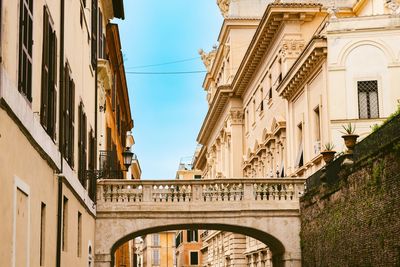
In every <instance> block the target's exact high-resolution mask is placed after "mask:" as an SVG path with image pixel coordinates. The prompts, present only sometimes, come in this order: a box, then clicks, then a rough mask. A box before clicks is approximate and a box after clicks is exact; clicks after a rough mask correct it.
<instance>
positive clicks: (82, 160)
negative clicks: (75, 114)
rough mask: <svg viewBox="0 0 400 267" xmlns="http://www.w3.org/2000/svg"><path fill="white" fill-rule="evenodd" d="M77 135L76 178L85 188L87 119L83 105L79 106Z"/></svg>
mask: <svg viewBox="0 0 400 267" xmlns="http://www.w3.org/2000/svg"><path fill="white" fill-rule="evenodd" d="M78 127H79V135H78V150H79V164H78V178H79V181H80V182H81V184H82V185H83V186H84V187H85V188H86V187H87V186H86V175H85V171H86V161H87V118H86V114H85V112H84V110H83V103H82V102H81V103H80V104H79V122H78Z"/></svg>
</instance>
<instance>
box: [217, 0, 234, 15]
mask: <svg viewBox="0 0 400 267" xmlns="http://www.w3.org/2000/svg"><path fill="white" fill-rule="evenodd" d="M230 4H231V0H217V5H218V7H219V9H220V10H221V14H222V16H224V18H227V17H228V12H229V5H230Z"/></svg>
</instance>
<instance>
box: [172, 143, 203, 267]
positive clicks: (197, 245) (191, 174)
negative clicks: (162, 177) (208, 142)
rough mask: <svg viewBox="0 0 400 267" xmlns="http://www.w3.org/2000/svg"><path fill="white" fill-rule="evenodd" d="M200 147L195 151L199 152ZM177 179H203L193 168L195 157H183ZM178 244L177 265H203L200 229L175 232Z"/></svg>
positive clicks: (199, 172)
mask: <svg viewBox="0 0 400 267" xmlns="http://www.w3.org/2000/svg"><path fill="white" fill-rule="evenodd" d="M199 151H200V147H198V148H197V149H196V151H195V155H196V153H198V152H199ZM175 179H177V180H193V179H201V171H200V170H195V169H193V157H187V158H182V159H181V161H180V163H179V167H178V170H177V171H176V178H175ZM175 246H176V254H175V258H176V266H177V267H187V266H201V253H200V249H201V247H202V243H201V240H200V239H199V230H192V229H187V230H180V231H176V234H175Z"/></svg>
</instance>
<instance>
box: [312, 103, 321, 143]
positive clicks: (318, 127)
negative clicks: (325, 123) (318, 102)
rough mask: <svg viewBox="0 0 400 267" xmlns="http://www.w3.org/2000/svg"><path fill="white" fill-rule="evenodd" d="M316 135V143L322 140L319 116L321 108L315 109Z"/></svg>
mask: <svg viewBox="0 0 400 267" xmlns="http://www.w3.org/2000/svg"><path fill="white" fill-rule="evenodd" d="M314 128H315V129H314V135H315V141H320V140H321V117H320V115H319V106H317V107H316V108H314Z"/></svg>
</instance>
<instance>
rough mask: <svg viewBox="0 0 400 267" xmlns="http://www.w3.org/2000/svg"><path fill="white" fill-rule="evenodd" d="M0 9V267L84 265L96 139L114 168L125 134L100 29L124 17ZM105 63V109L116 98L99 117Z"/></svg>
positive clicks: (106, 7)
mask: <svg viewBox="0 0 400 267" xmlns="http://www.w3.org/2000/svg"><path fill="white" fill-rule="evenodd" d="M0 4H1V9H0V14H1V16H0V20H1V21H0V25H1V32H0V36H1V38H0V39H1V42H0V58H1V62H0V147H1V149H2V152H3V153H1V154H0V176H1V177H2V179H1V181H2V186H1V189H0V190H1V194H0V209H1V211H2V212H1V215H0V229H1V230H0V235H1V237H2V239H3V241H4V242H2V244H1V245H0V250H1V251H2V253H1V254H0V262H1V263H2V265H4V266H57V267H59V266H82V267H83V266H85V267H86V266H93V264H94V245H95V242H94V238H95V234H94V231H95V216H96V211H95V194H96V179H97V178H109V177H110V175H111V174H112V172H111V171H109V172H105V171H104V166H105V165H104V162H105V161H104V157H103V153H102V151H103V150H107V148H106V146H107V145H109V144H107V143H106V141H104V140H107V138H109V139H110V140H113V142H114V146H115V149H114V150H112V151H116V152H117V153H116V155H113V156H114V159H116V160H117V161H118V162H119V166H122V165H121V164H120V163H121V162H122V161H123V158H122V154H121V153H122V151H124V149H125V147H126V144H125V143H124V142H125V133H126V131H130V130H131V128H132V127H133V122H132V119H131V113H130V108H129V99H128V95H127V89H126V82H125V80H124V79H125V76H124V69H123V65H122V57H121V52H120V49H121V48H120V44H119V36H118V28H117V26H116V25H114V24H109V21H110V20H111V19H113V18H122V19H123V18H124V11H123V1H122V0H99V1H98V0H84V1H65V0H60V1H45V0H35V1H33V0H16V1H1V2H0ZM106 43H109V47H108V48H109V49H108V48H107V45H106ZM112 45H114V47H111V46H112ZM106 57H107V59H110V61H112V64H114V65H113V66H112V67H111V68H110V72H112V73H113V76H112V78H111V80H110V84H111V87H109V89H111V90H110V92H111V94H112V92H114V93H115V94H114V95H113V96H110V97H109V99H108V101H109V102H110V103H111V104H114V103H112V97H118V99H117V98H116V99H115V100H116V101H115V104H114V105H110V104H109V105H110V106H109V108H110V110H112V112H108V113H107V114H106V113H104V110H101V108H106V106H103V104H102V103H100V101H99V100H100V95H101V94H100V93H99V92H100V91H101V90H102V88H101V86H100V85H101V84H102V83H104V82H105V80H104V77H101V75H99V73H100V72H101V69H102V63H103V59H104V58H106ZM98 58H101V59H100V60H99V61H98ZM99 76H100V77H99ZM112 88H114V90H113V89H112ZM106 98H107V96H105V97H104V99H106ZM118 108H119V109H118ZM106 117H107V118H106ZM117 118H119V119H117ZM100 121H101V123H99V122H100ZM105 125H108V126H109V127H111V128H113V129H114V130H112V131H111V134H110V137H109V136H108V135H107V134H106V132H107V130H106V128H103V127H105ZM110 125H111V126H110ZM132 143H133V141H132ZM110 144H111V143H110ZM111 147H112V148H114V147H113V145H111ZM6 151H7V152H6ZM106 156H107V157H108V156H109V155H108V154H107V155H106ZM134 162H135V161H134ZM135 164H137V166H136V167H132V170H131V173H132V174H133V175H134V178H140V171H138V170H140V167H139V165H138V162H137V159H136V163H135ZM117 166H118V165H117ZM135 168H136V169H135ZM110 170H111V169H110ZM117 170H122V168H119V169H117ZM122 177H123V176H122ZM122 177H121V178H122Z"/></svg>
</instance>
